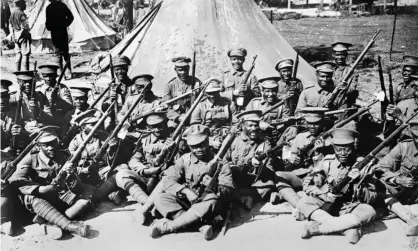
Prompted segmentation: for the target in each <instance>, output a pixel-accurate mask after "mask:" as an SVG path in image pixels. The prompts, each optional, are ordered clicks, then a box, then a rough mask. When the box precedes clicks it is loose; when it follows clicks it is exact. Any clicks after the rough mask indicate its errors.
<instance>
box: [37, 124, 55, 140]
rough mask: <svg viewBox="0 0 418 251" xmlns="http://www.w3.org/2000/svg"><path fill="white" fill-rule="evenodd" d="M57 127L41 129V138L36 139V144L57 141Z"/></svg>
mask: <svg viewBox="0 0 418 251" xmlns="http://www.w3.org/2000/svg"><path fill="white" fill-rule="evenodd" d="M58 128H59V127H57V126H47V127H44V128H41V132H40V133H42V134H41V136H40V137H39V139H38V143H50V142H53V141H55V140H58V133H57V130H58Z"/></svg>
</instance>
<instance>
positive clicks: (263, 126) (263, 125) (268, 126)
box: [260, 120, 273, 131]
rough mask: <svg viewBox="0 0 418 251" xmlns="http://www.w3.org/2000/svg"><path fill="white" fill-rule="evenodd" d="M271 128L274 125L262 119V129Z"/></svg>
mask: <svg viewBox="0 0 418 251" xmlns="http://www.w3.org/2000/svg"><path fill="white" fill-rule="evenodd" d="M269 128H273V126H271V125H270V124H269V123H266V122H264V121H263V120H261V121H260V129H261V130H262V131H265V130H267V129H269Z"/></svg>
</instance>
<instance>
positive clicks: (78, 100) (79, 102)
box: [73, 97, 87, 109]
mask: <svg viewBox="0 0 418 251" xmlns="http://www.w3.org/2000/svg"><path fill="white" fill-rule="evenodd" d="M73 100H74V106H75V107H76V108H78V109H82V108H83V107H85V106H86V105H87V97H74V98H73Z"/></svg>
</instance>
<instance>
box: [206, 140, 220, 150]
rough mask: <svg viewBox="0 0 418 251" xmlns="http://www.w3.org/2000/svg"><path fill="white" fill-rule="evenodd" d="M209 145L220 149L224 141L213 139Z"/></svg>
mask: <svg viewBox="0 0 418 251" xmlns="http://www.w3.org/2000/svg"><path fill="white" fill-rule="evenodd" d="M209 145H210V146H212V147H213V148H214V149H216V150H218V149H219V148H220V147H221V145H222V142H221V141H220V140H218V139H211V140H210V142H209Z"/></svg>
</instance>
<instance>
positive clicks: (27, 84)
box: [19, 80, 32, 95]
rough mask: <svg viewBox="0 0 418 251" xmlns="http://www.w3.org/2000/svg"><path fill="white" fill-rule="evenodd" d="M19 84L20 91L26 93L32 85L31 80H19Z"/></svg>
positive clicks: (27, 93)
mask: <svg viewBox="0 0 418 251" xmlns="http://www.w3.org/2000/svg"><path fill="white" fill-rule="evenodd" d="M19 85H21V86H22V91H23V92H24V93H25V94H26V95H30V92H31V87H32V81H31V80H19Z"/></svg>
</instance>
